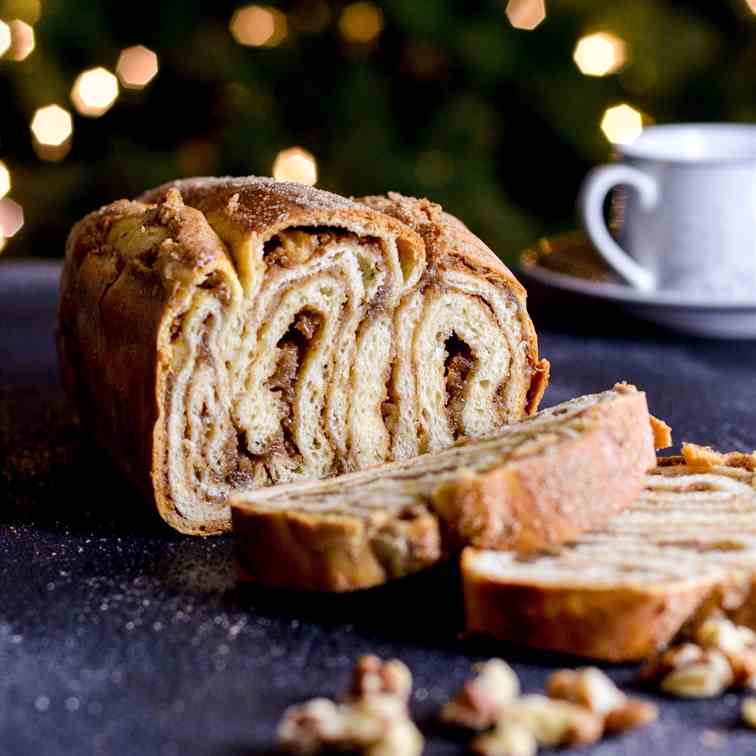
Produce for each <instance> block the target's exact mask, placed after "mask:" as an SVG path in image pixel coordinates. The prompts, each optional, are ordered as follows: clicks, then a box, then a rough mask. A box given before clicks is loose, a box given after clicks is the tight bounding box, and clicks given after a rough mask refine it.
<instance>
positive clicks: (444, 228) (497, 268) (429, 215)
mask: <svg viewBox="0 0 756 756" xmlns="http://www.w3.org/2000/svg"><path fill="white" fill-rule="evenodd" d="M358 201H359V202H361V203H364V204H366V205H368V206H370V207H372V208H374V209H376V210H379V211H380V212H382V213H385V214H387V215H390V216H393V217H395V218H397V219H398V220H400V221H402V223H405V224H406V225H408V226H409V227H410V228H412V229H413V230H414V231H416V232H417V233H418V234H419V235H420V236H421V237H422V239H423V241H424V242H425V247H426V250H427V256H428V270H429V274H430V275H433V272H434V271H435V270H455V269H458V268H459V267H460V266H461V267H463V268H466V269H469V270H473V271H474V272H476V273H477V274H479V275H482V276H484V277H485V278H487V279H488V280H489V281H491V283H493V284H495V285H497V286H500V287H504V288H505V289H506V290H508V291H509V293H510V295H511V296H512V298H513V299H514V300H515V301H516V302H517V306H518V312H519V317H520V322H521V324H522V327H523V332H524V334H525V341H526V349H527V355H528V363H529V364H530V367H531V371H532V375H531V383H530V387H529V388H528V389H527V391H526V393H525V395H524V396H523V397H521V401H522V403H523V406H524V408H525V410H524V414H525V415H530V414H533V413H534V412H535V411H536V410H537V409H538V404H539V402H540V401H541V397H542V396H543V393H544V391H545V390H546V387H547V385H548V381H549V367H550V366H549V363H548V361H547V360H545V359H541V360H539V358H538V336H537V335H536V332H535V328H534V326H533V322H532V321H531V320H530V317H529V316H528V314H527V310H526V299H527V292H526V291H525V288H524V287H523V286H522V284H520V282H519V281H518V280H517V279H516V278H515V276H514V275H513V273H512V271H510V270H509V268H508V267H507V266H506V265H504V263H503V262H502V261H501V260H500V259H499V258H498V257H497V256H496V254H495V253H494V251H493V250H492V249H490V247H488V246H487V245H486V244H484V243H483V241H481V240H480V239H479V238H478V237H477V236H475V234H473V233H472V232H471V231H470V230H469V229H468V228H467V226H465V224H464V223H462V221H460V220H459V219H458V218H456V217H455V216H453V215H451V214H450V213H446V212H444V210H443V209H442V208H441V206H440V205H437V204H436V203H435V202H431V201H430V200H428V199H416V198H415V197H405V196H404V195H402V194H399V193H398V192H389V193H388V194H387V195H386V196H385V197H384V196H371V197H360V198H359V199H358Z"/></svg>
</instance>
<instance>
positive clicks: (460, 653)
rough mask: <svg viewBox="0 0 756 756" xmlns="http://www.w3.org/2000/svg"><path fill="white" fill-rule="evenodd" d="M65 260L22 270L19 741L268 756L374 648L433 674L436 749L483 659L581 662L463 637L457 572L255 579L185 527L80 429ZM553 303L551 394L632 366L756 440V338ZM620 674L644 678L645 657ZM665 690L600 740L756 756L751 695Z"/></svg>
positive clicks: (19, 746) (715, 440) (4, 448)
mask: <svg viewBox="0 0 756 756" xmlns="http://www.w3.org/2000/svg"><path fill="white" fill-rule="evenodd" d="M57 271H58V269H57V267H56V266H55V265H54V264H44V263H34V264H22V263H18V262H12V261H5V262H2V263H0V485H2V488H1V489H0V502H2V513H3V514H2V518H1V519H0V754H11V755H12V756H15V755H16V754H24V755H25V754H35V755H36V756H46V755H47V754H77V756H82V755H84V754H118V756H126V755H127V754H150V755H151V754H157V755H159V756H160V755H163V756H168V755H173V754H176V755H178V754H180V755H181V756H190V755H192V754H213V755H216V756H242V755H245V754H247V755H250V754H260V753H267V752H269V750H270V746H271V743H272V738H273V731H274V725H275V722H276V719H277V718H278V716H279V715H280V713H281V711H282V710H283V709H284V707H286V706H287V705H289V704H291V703H294V702H297V701H300V700H302V699H305V698H308V697H311V696H314V695H321V694H326V695H336V694H338V693H339V691H340V690H342V688H343V686H344V684H345V680H346V678H347V675H348V672H349V669H350V667H351V665H352V663H353V661H354V659H355V657H356V656H357V655H358V654H361V653H363V652H368V651H372V652H375V653H378V654H382V655H386V656H398V657H400V658H402V659H403V660H404V661H406V662H407V663H408V664H409V665H410V667H411V668H412V671H413V672H414V674H415V680H416V686H415V693H414V698H413V709H414V711H415V714H416V716H417V717H418V719H419V721H420V723H421V726H422V727H423V728H424V729H425V731H426V733H427V734H428V735H429V740H428V744H427V748H426V753H427V754H452V753H461V752H463V741H461V740H457V741H455V740H453V739H450V738H448V737H446V736H444V735H443V733H440V732H438V731H437V730H435V729H434V727H433V725H432V715H433V712H434V711H435V710H436V708H437V707H438V705H439V704H440V703H441V702H442V701H443V700H445V698H446V697H447V696H448V695H449V694H450V692H451V691H452V690H453V689H454V688H455V687H456V686H457V685H458V684H459V683H460V682H461V681H462V680H463V678H464V677H465V675H466V673H467V671H468V669H469V666H470V663H471V662H473V661H475V660H478V659H481V658H484V657H485V656H487V655H491V654H493V653H498V654H501V655H503V656H505V657H506V658H507V659H509V660H510V661H511V662H512V663H513V664H514V666H515V668H516V669H517V671H518V672H519V674H520V676H521V679H522V680H523V683H524V687H525V689H526V690H528V691H536V690H539V689H540V687H541V686H542V684H543V682H544V680H545V678H546V676H547V675H548V673H549V671H550V670H551V669H553V667H554V666H556V665H565V664H569V663H570V660H569V659H562V658H556V657H553V656H546V655H543V654H535V653H524V652H518V651H516V650H514V649H511V648H506V647H501V646H499V647H496V646H493V645H488V646H487V645H482V644H480V643H477V644H470V643H464V642H461V641H459V640H457V638H456V634H457V632H458V629H459V622H460V606H459V596H458V591H457V588H456V585H457V582H456V577H457V576H456V575H455V573H454V570H453V568H451V567H449V568H446V569H444V570H440V571H438V572H437V573H435V574H431V575H427V576H421V577H419V578H417V579H413V580H409V581H407V582H405V583H402V584H396V585H394V586H391V587H389V588H386V589H382V590H378V591H374V592H369V593H366V594H363V595H360V596H349V597H330V598H325V599H324V598H313V597H301V596H293V595H286V594H282V593H273V592H266V591H263V590H259V589H258V590H250V589H248V588H247V589H238V588H236V587H235V585H234V572H233V566H232V561H231V557H232V549H231V542H230V540H229V539H228V538H214V539H209V540H201V539H192V538H187V537H182V536H179V535H177V534H174V533H172V532H170V531H168V530H167V529H166V528H164V527H163V526H162V525H161V523H160V522H159V521H157V520H156V518H155V517H153V516H152V515H151V514H150V513H149V512H147V511H146V510H144V509H142V508H141V507H140V506H139V505H138V502H137V499H136V497H135V496H134V495H133V493H132V492H131V491H130V490H129V488H128V486H126V485H125V484H124V483H123V482H122V481H120V480H119V479H118V477H117V476H116V475H114V473H112V472H111V471H110V469H109V467H108V466H107V463H105V462H103V460H102V459H100V458H99V457H98V456H97V455H96V453H94V452H92V451H90V450H88V449H87V448H86V446H84V445H82V443H81V440H80V439H79V437H78V434H77V432H76V429H75V428H74V427H73V426H72V425H71V424H70V421H69V420H68V417H67V413H66V409H65V403H64V401H63V398H62V396H61V393H60V390H59V389H58V387H57V378H56V372H55V362H54V351H53V344H52V331H53V319H54V307H55V296H56V285H57ZM541 312H542V314H543V317H541V318H540V321H541V324H542V325H544V326H545V328H544V330H543V332H542V336H541V342H542V350H543V353H544V354H545V355H547V356H548V357H549V358H550V359H551V361H552V365H553V376H554V378H553V383H552V386H551V388H550V389H549V392H548V394H547V399H546V404H552V403H556V402H558V401H561V400H563V399H566V398H568V397H570V396H573V395H576V394H580V393H585V392H589V391H594V390H599V389H603V388H606V387H607V386H610V385H612V383H613V382H614V381H616V380H619V379H623V378H626V379H628V380H632V381H634V382H636V383H638V384H639V385H640V386H642V387H644V388H645V389H646V390H647V391H648V393H649V397H650V401H651V405H652V409H653V410H654V411H655V412H656V413H658V414H659V415H661V416H663V417H665V418H667V419H668V420H669V421H670V422H671V423H672V425H673V426H674V427H675V430H676V437H677V438H678V439H681V438H688V439H691V440H696V441H701V442H707V443H711V444H714V445H718V446H720V447H722V448H725V449H729V448H749V449H750V448H752V447H754V446H756V382H755V381H756V379H755V378H754V368H755V367H756V345H753V344H748V343H735V344H728V343H723V342H705V341H693V340H681V339H678V338H675V337H671V336H665V335H663V334H658V333H654V331H653V329H650V328H648V327H646V326H641V325H639V324H634V323H628V322H626V321H619V320H618V319H617V317H616V315H614V314H613V313H611V312H610V311H607V312H600V313H599V312H595V311H594V312H592V313H591V314H590V318H589V319H588V321H583V323H586V322H587V325H583V327H582V333H581V332H580V331H575V330H574V328H573V329H572V332H571V333H567V332H560V331H559V330H557V326H555V325H553V324H551V325H550V324H549V323H548V320H547V319H546V317H545V316H546V314H547V313H546V312H545V311H543V310H542V311H541ZM537 314H538V313H537ZM569 315H571V316H573V318H574V317H577V316H578V315H579V313H574V312H573V313H569ZM564 317H565V315H564V314H560V316H559V319H560V320H564ZM536 320H537V321H538V320H539V318H538V317H537V318H536ZM557 325H559V326H561V327H562V328H563V327H564V323H561V324H557ZM601 330H602V331H603V332H604V335H595V334H596V333H597V332H598V331H601ZM576 334H578V335H576ZM588 334H593V335H588ZM610 673H611V674H612V675H613V676H614V677H615V679H617V680H618V681H620V682H629V681H630V680H631V679H632V676H633V673H634V668H633V667H630V666H628V667H615V668H613V669H611V670H610ZM660 702H661V704H662V717H661V721H660V722H658V723H657V724H655V725H654V726H652V727H649V728H647V729H645V730H642V731H638V732H635V733H632V734H629V735H627V736H625V737H623V738H619V739H610V740H606V741H604V742H603V743H602V744H600V745H599V746H597V747H594V748H592V749H588V751H581V753H586V752H589V753H591V754H596V756H598V755H599V754H603V755H605V756H608V755H609V754H612V756H620V755H624V756H634V755H636V754H643V756H652V755H654V754H675V753H677V754H687V755H689V756H695V755H696V754H711V753H716V752H718V751H719V752H721V753H743V754H745V753H756V733H752V732H750V731H747V730H745V729H743V728H742V727H739V726H738V724H737V719H738V715H737V712H738V705H739V697H738V696H737V695H728V696H726V697H724V698H723V699H721V700H719V701H716V702H674V701H667V700H661V701H660Z"/></svg>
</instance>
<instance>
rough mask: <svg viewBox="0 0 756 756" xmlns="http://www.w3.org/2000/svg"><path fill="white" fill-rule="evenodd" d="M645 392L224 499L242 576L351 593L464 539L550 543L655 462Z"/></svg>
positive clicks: (626, 497) (605, 508) (612, 509)
mask: <svg viewBox="0 0 756 756" xmlns="http://www.w3.org/2000/svg"><path fill="white" fill-rule="evenodd" d="M653 435H654V434H653V433H652V430H651V426H650V422H649V414H648V408H647V405H646V397H645V395H644V394H643V393H642V392H640V391H638V390H637V389H636V388H635V387H634V386H629V385H626V384H621V385H618V386H615V388H614V389H613V390H611V391H606V392H604V393H601V394H594V395H590V396H584V397H581V398H578V399H573V400H572V401H569V402H565V403H564V404H560V405H558V406H556V407H552V408H551V409H547V410H544V411H542V412H539V413H538V414H537V415H535V416H533V417H532V418H530V419H528V420H525V421H523V422H521V423H517V424H515V425H510V426H506V427H504V428H503V429H502V430H501V431H500V432H499V433H498V434H496V435H494V436H490V437H488V438H485V439H478V440H475V441H469V442H467V443H462V444H458V445H457V446H455V447H452V448H450V449H446V450H442V451H438V452H434V453H433V454H426V455H423V456H420V457H416V458H414V459H410V460H404V461H401V462H395V463H391V464H386V465H382V466H378V467H375V468H372V469H369V470H366V471H362V472H357V473H351V474H347V475H342V476H340V477H337V478H331V479H329V480H324V481H317V482H309V483H293V484H289V485H285V486H277V487H274V488H268V489H260V490H258V491H255V492H252V493H250V494H245V495H243V496H237V497H236V498H235V499H233V500H232V516H233V527H234V531H235V534H236V538H237V551H238V558H239V562H240V564H241V566H242V568H243V572H244V575H245V576H247V577H251V578H254V579H256V580H259V581H260V582H261V583H264V584H267V585H275V586H283V587H287V588H294V589H300V590H319V591H347V590H354V589H358V588H368V587H370V586H374V585H377V584H379V583H383V582H385V581H386V580H388V579H390V578H396V577H400V576H402V575H406V574H408V573H411V572H415V571H417V570H420V569H422V568H424V567H427V566H429V565H431V564H434V563H435V562H438V561H440V560H441V559H442V558H443V557H444V556H446V555H448V554H450V553H453V552H455V551H458V550H460V549H461V548H462V546H464V545H470V544H472V545H476V546H480V547H490V548H509V549H516V550H517V551H521V552H529V551H533V550H537V549H544V548H546V549H548V548H555V547H556V546H558V545H559V544H561V543H563V542H565V541H569V540H573V539H574V538H575V537H576V536H577V535H578V534H579V533H580V532H582V531H584V530H586V529H587V528H590V527H594V526H597V525H600V524H602V523H604V522H605V521H606V520H607V519H608V518H609V517H610V516H611V515H613V514H614V513H616V512H618V511H619V510H620V509H622V508H623V507H625V506H627V505H628V504H630V503H631V502H632V501H633V500H634V499H635V497H636V496H637V495H638V494H639V493H640V491H641V489H642V487H643V479H644V473H645V472H646V470H648V469H649V467H651V466H652V465H653V464H654V463H655V455H654V443H653Z"/></svg>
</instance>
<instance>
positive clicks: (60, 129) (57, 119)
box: [31, 105, 73, 147]
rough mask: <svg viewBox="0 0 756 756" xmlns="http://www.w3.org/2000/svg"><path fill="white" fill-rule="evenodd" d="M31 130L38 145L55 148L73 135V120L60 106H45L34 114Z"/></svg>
mask: <svg viewBox="0 0 756 756" xmlns="http://www.w3.org/2000/svg"><path fill="white" fill-rule="evenodd" d="M31 130H32V134H34V138H35V139H36V140H37V141H38V142H39V143H40V144H43V145H46V146H49V147H57V146H58V145H61V144H63V142H65V141H66V139H68V138H69V137H70V136H71V134H72V133H73V120H72V119H71V114H70V113H69V112H68V111H67V110H64V109H63V108H61V107H60V105H47V106H45V107H44V108H40V109H39V110H38V111H37V112H36V113H35V114H34V118H32V122H31Z"/></svg>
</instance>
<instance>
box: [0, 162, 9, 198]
mask: <svg viewBox="0 0 756 756" xmlns="http://www.w3.org/2000/svg"><path fill="white" fill-rule="evenodd" d="M10 190H11V175H10V171H9V170H8V166H7V165H6V164H5V163H4V162H3V161H2V160H0V199H2V198H3V197H5V195H6V194H8V192H9V191H10Z"/></svg>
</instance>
